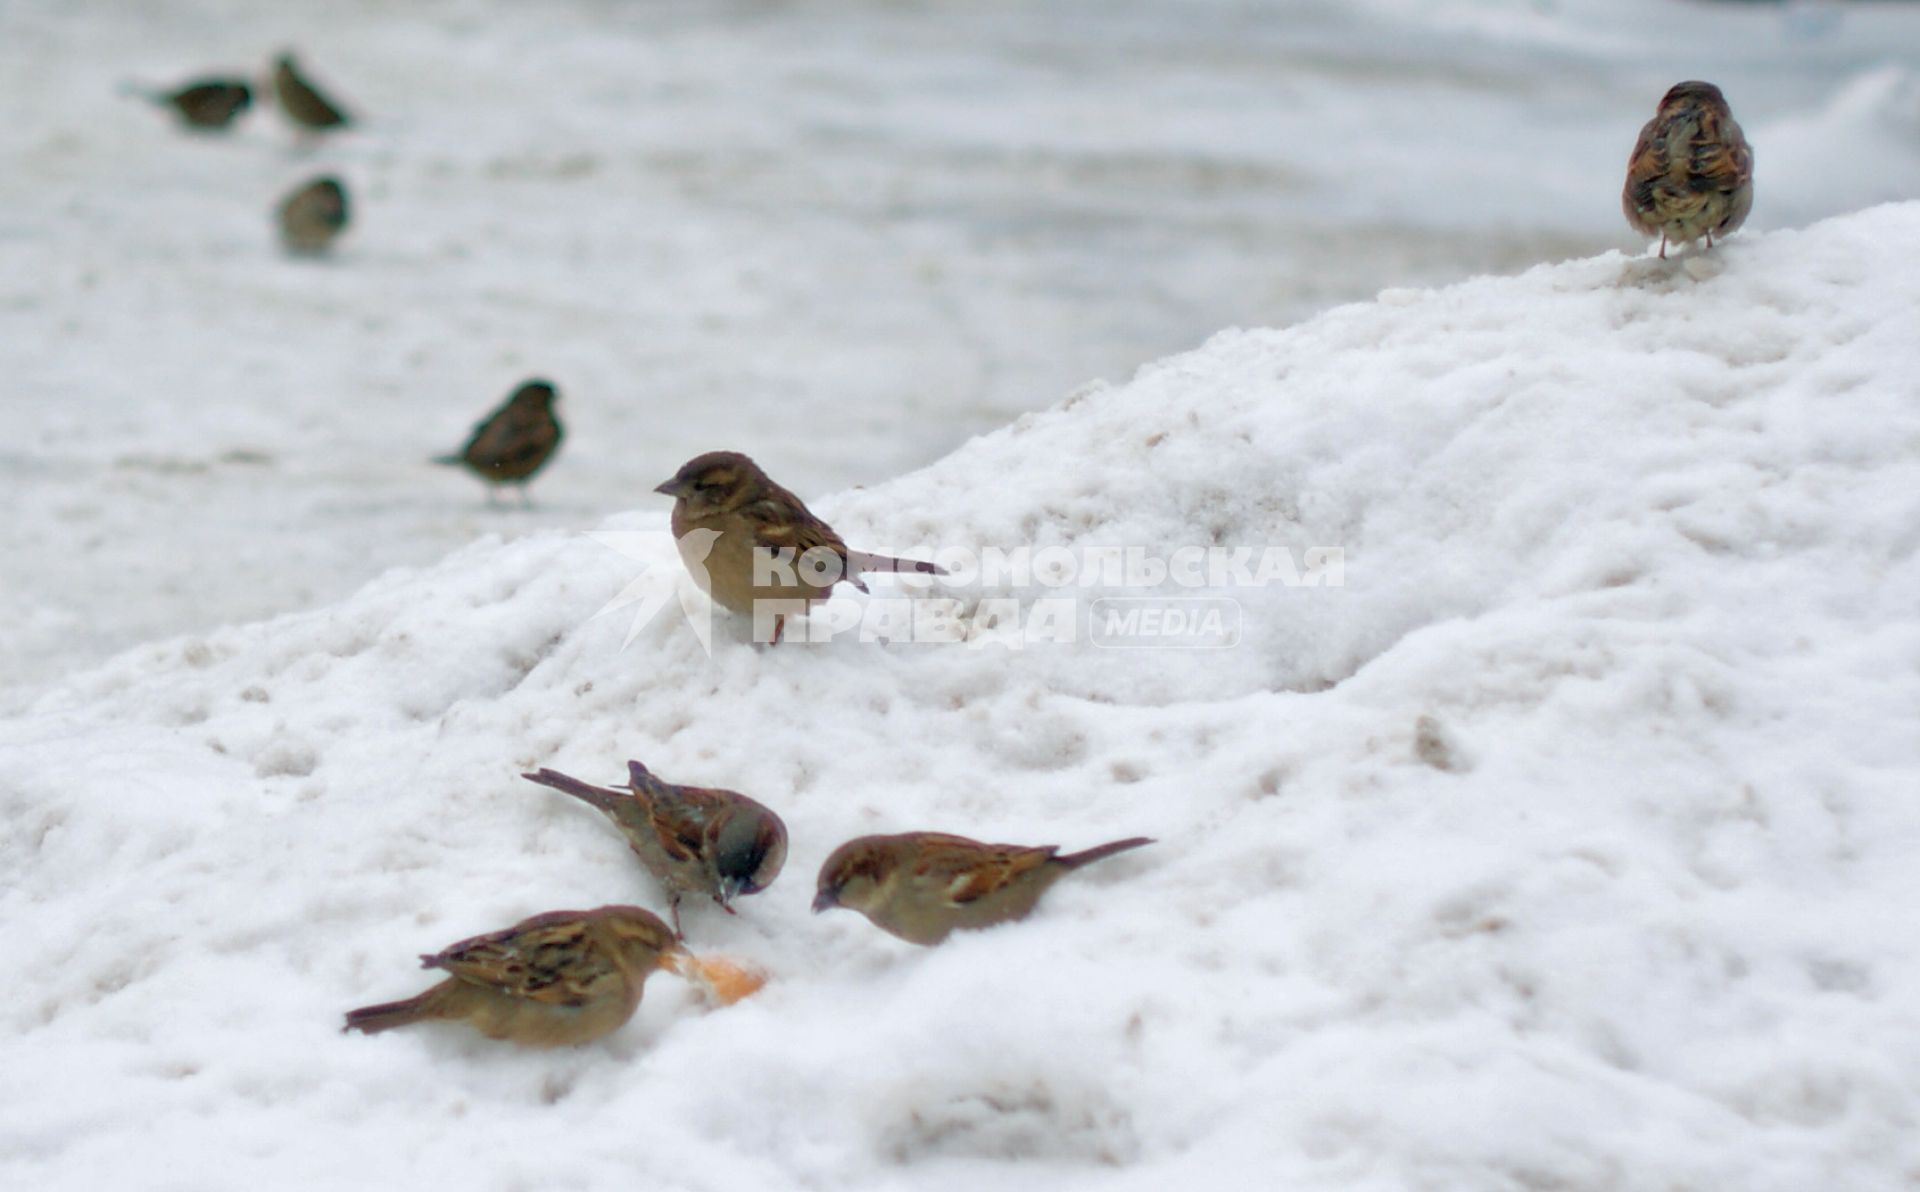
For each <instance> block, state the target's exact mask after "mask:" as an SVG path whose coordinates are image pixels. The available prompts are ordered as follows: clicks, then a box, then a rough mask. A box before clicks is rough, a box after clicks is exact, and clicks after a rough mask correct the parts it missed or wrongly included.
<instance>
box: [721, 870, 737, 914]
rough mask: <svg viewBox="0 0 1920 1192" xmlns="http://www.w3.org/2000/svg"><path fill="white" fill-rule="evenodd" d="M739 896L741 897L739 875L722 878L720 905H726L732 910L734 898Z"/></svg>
mask: <svg viewBox="0 0 1920 1192" xmlns="http://www.w3.org/2000/svg"><path fill="white" fill-rule="evenodd" d="M738 897H740V879H739V878H737V877H723V878H721V879H720V895H719V899H720V905H721V906H723V907H725V908H726V909H728V910H732V909H733V900H734V899H736V898H738Z"/></svg>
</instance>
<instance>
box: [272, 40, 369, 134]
mask: <svg viewBox="0 0 1920 1192" xmlns="http://www.w3.org/2000/svg"><path fill="white" fill-rule="evenodd" d="M273 95H274V98H275V99H277V100H279V101H280V110H281V111H283V112H285V113H286V114H287V118H288V119H289V120H292V121H293V122H294V123H295V124H298V125H299V126H300V127H302V128H305V129H309V130H311V131H313V132H326V131H327V130H329V129H334V128H345V127H346V126H347V125H348V124H350V123H352V121H350V120H348V119H347V114H346V113H345V112H343V111H341V110H340V105H338V104H336V103H335V102H333V101H332V100H330V99H328V98H327V97H326V96H325V95H323V94H321V92H320V89H319V88H318V87H315V86H314V85H313V83H312V82H311V81H309V80H308V79H307V77H306V76H305V75H304V74H302V73H301V72H300V67H299V64H297V63H296V62H295V61H294V60H293V53H292V51H288V52H287V53H284V54H281V55H280V56H279V57H278V58H276V59H274V62H273Z"/></svg>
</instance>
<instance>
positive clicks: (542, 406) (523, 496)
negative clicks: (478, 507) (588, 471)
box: [433, 377, 565, 504]
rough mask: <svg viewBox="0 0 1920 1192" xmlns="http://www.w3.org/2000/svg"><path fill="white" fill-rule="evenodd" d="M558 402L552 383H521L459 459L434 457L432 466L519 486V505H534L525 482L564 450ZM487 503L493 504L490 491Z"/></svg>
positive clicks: (480, 427) (479, 428) (476, 431)
mask: <svg viewBox="0 0 1920 1192" xmlns="http://www.w3.org/2000/svg"><path fill="white" fill-rule="evenodd" d="M559 399H560V395H559V394H558V393H556V392H555V391H554V388H553V382H551V381H547V380H543V379H541V378H539V377H533V378H530V379H528V380H525V381H522V382H520V387H519V388H518V389H515V390H514V391H513V395H512V396H511V397H509V398H507V400H506V401H505V402H504V403H502V404H501V406H500V407H499V408H498V409H496V410H495V411H494V412H493V413H491V414H488V415H487V416H486V418H485V420H483V421H482V422H481V423H480V424H479V425H477V426H475V427H474V428H473V435H472V436H471V437H470V438H468V439H467V445H466V446H465V447H462V448H461V449H460V451H459V453H458V454H455V455H440V456H435V457H434V460H433V462H434V463H436V464H455V465H460V466H463V467H465V468H467V469H468V470H469V471H471V472H472V473H473V474H474V475H476V476H478V477H480V479H482V480H485V481H487V482H488V483H490V484H518V485H519V486H520V500H521V502H522V503H523V504H531V503H532V502H531V501H529V500H528V498H527V482H528V481H530V480H532V479H533V474H534V473H535V472H538V471H539V470H540V469H541V468H543V467H545V466H546V465H547V461H548V460H550V459H552V458H553V453H554V452H556V451H558V450H560V440H561V439H562V438H563V437H564V436H565V431H563V430H562V429H561V426H560V419H559V418H558V417H556V416H555V415H554V412H553V405H554V403H555V402H556V401H558V400H559ZM487 499H488V500H492V499H493V498H492V490H491V489H489V490H488V498H487Z"/></svg>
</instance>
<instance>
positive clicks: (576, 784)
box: [520, 770, 632, 811]
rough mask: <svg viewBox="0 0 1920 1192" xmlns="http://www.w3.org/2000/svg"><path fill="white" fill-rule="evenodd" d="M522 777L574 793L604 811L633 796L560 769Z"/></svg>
mask: <svg viewBox="0 0 1920 1192" xmlns="http://www.w3.org/2000/svg"><path fill="white" fill-rule="evenodd" d="M520 777H522V778H524V779H526V780H527V781H528V782H537V783H539V784H540V785H541V786H550V787H552V788H553V789H554V790H557V791H559V792H561V793H562V794H568V795H572V796H573V797H574V798H576V799H579V800H580V801H582V802H584V803H591V804H593V805H594V806H595V807H598V808H599V809H600V810H602V811H612V810H613V809H614V808H615V807H618V806H619V805H620V804H621V803H623V802H625V801H626V800H627V799H629V798H631V797H632V796H630V795H628V794H627V792H625V791H615V790H608V789H607V788H606V787H602V786H594V785H593V784H592V783H590V782H582V781H580V780H579V779H578V778H575V777H573V776H571V775H569V774H562V773H560V772H559V771H558V770H541V771H540V772H539V773H537V774H522V775H521V776H520Z"/></svg>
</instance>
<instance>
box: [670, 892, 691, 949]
mask: <svg viewBox="0 0 1920 1192" xmlns="http://www.w3.org/2000/svg"><path fill="white" fill-rule="evenodd" d="M667 917H668V918H670V919H672V920H673V938H674V939H677V940H683V939H686V938H687V933H686V932H684V931H682V930H680V895H679V894H678V893H674V894H669V895H667Z"/></svg>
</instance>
